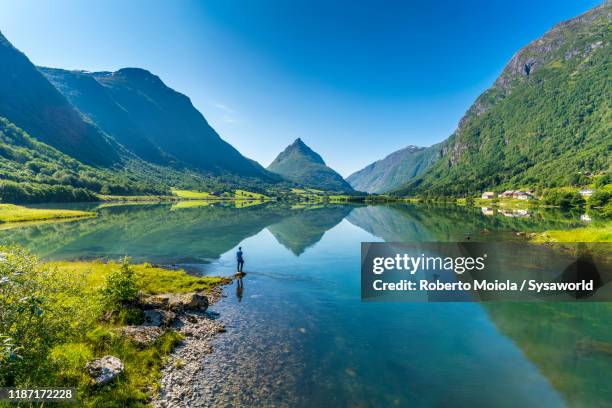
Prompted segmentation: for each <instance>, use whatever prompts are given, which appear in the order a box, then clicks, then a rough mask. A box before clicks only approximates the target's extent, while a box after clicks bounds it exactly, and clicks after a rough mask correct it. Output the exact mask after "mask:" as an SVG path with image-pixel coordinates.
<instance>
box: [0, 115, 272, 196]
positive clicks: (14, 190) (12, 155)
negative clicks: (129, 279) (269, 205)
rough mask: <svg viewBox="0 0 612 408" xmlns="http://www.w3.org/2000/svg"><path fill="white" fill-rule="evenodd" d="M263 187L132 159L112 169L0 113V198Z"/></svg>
mask: <svg viewBox="0 0 612 408" xmlns="http://www.w3.org/2000/svg"><path fill="white" fill-rule="evenodd" d="M245 185H246V186H249V188H250V189H251V190H252V191H263V190H264V189H265V188H266V187H268V186H269V183H267V182H266V181H263V180H261V179H258V178H246V177H239V176H236V175H232V174H227V175H225V176H223V177H219V176H217V175H212V174H206V173H202V172H193V171H187V170H181V171H179V170H175V169H172V168H169V167H163V166H157V165H153V164H149V163H146V162H143V161H141V160H136V159H126V160H125V162H124V164H122V165H121V166H117V167H113V168H101V167H92V166H89V165H86V164H83V163H81V162H79V161H78V160H75V159H73V158H72V157H70V156H68V155H66V154H63V153H62V152H60V151H58V150H57V149H55V148H53V147H50V146H48V145H46V144H44V143H42V142H40V141H38V140H36V139H35V138H33V137H31V136H30V135H29V134H28V133H26V132H25V131H23V130H22V129H20V128H18V127H17V126H15V125H14V124H13V123H11V122H9V121H8V120H7V119H5V118H2V117H0V202H8V203H37V202H72V201H92V200H97V199H98V197H97V194H112V195H151V194H155V195H158V194H163V195H170V194H171V191H170V189H171V187H178V188H195V189H199V190H202V191H233V190H234V189H235V188H237V187H240V186H245Z"/></svg>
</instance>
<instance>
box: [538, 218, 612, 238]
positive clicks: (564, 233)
mask: <svg viewBox="0 0 612 408" xmlns="http://www.w3.org/2000/svg"><path fill="white" fill-rule="evenodd" d="M532 240H533V241H534V242H611V241H612V222H606V223H604V224H602V225H592V226H587V227H582V228H574V229H570V230H550V231H544V232H542V233H539V234H537V235H535V236H534V237H533V238H532Z"/></svg>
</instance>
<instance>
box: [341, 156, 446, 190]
mask: <svg viewBox="0 0 612 408" xmlns="http://www.w3.org/2000/svg"><path fill="white" fill-rule="evenodd" d="M438 148H439V145H438V144H436V145H432V146H429V147H419V146H414V145H409V146H406V147H404V148H402V149H399V150H396V151H395V152H393V153H390V154H388V155H387V156H385V157H384V158H383V159H380V160H377V161H375V162H373V163H371V164H369V165H367V166H366V167H364V168H363V169H361V170H358V171H356V172H354V173H353V174H351V175H350V176H348V177H347V178H346V181H348V182H349V184H350V185H351V186H352V187H353V188H354V189H355V190H359V191H365V192H367V193H374V194H381V193H386V192H388V191H390V190H393V189H394V188H397V187H399V186H401V185H402V184H403V183H405V182H406V181H408V180H410V179H411V178H414V177H416V176H418V175H420V174H421V173H423V172H424V171H425V170H427V168H428V167H429V166H430V165H432V164H433V163H435V161H436V160H437V159H438V158H439V149H438Z"/></svg>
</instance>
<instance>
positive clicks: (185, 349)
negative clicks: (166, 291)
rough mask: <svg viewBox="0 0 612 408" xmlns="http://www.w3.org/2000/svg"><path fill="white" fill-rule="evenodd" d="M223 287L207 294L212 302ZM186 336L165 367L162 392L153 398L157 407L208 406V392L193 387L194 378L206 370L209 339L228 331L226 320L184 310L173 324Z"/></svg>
mask: <svg viewBox="0 0 612 408" xmlns="http://www.w3.org/2000/svg"><path fill="white" fill-rule="evenodd" d="M222 296H223V295H222V289H221V288H215V289H214V290H213V292H212V293H210V294H207V297H208V302H209V304H210V305H212V304H214V303H215V302H216V301H217V300H219V298H221V297H222ZM172 328H173V329H174V330H177V331H178V332H179V333H181V334H182V335H183V336H184V337H185V338H184V340H183V341H182V342H181V343H180V344H179V345H178V346H177V347H176V348H175V349H174V350H173V351H172V353H171V354H170V357H169V359H168V363H167V365H166V367H164V369H163V370H162V379H161V384H160V389H159V394H158V395H157V397H156V398H155V399H154V400H153V401H152V403H153V405H154V406H156V407H164V408H166V407H168V408H169V407H206V406H209V405H208V404H207V403H206V402H207V400H210V398H208V397H210V396H207V395H206V393H207V392H209V391H206V390H202V389H197V388H194V387H193V385H192V384H193V380H194V379H196V378H198V377H199V376H201V375H202V374H203V372H204V370H206V367H204V365H203V364H202V361H203V360H204V357H205V356H206V355H207V354H210V353H211V352H212V347H211V345H210V340H211V339H212V338H213V337H214V336H215V335H216V334H218V333H221V332H224V331H225V326H224V325H223V323H221V322H219V321H218V320H217V315H215V314H214V313H211V312H200V311H189V312H187V311H185V312H183V313H181V314H180V315H179V316H178V318H177V319H176V322H175V323H174V324H173V325H172Z"/></svg>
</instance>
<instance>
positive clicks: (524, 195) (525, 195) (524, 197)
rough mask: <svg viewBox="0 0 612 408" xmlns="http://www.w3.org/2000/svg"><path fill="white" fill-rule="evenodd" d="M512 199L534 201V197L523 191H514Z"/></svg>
mask: <svg viewBox="0 0 612 408" xmlns="http://www.w3.org/2000/svg"><path fill="white" fill-rule="evenodd" d="M512 197H514V198H516V199H517V200H533V199H535V197H534V196H533V195H531V194H529V193H526V192H524V191H515V192H514V194H513V195H512Z"/></svg>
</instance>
